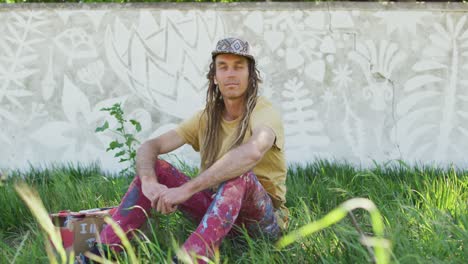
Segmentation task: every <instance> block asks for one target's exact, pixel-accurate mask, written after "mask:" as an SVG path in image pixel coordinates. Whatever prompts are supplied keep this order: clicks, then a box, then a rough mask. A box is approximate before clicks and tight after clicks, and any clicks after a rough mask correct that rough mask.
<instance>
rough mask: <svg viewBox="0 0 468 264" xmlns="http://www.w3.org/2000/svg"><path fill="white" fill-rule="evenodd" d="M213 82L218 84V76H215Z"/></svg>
mask: <svg viewBox="0 0 468 264" xmlns="http://www.w3.org/2000/svg"><path fill="white" fill-rule="evenodd" d="M213 82H214V84H215V85H218V80H216V77H213Z"/></svg>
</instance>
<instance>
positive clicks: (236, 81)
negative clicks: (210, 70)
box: [214, 54, 249, 99]
mask: <svg viewBox="0 0 468 264" xmlns="http://www.w3.org/2000/svg"><path fill="white" fill-rule="evenodd" d="M215 67H216V74H215V80H214V81H215V84H217V85H218V87H219V90H220V92H221V95H222V96H223V98H225V99H238V98H241V97H243V96H245V92H246V90H247V87H248V84H249V61H248V59H247V58H245V57H243V56H239V55H234V54H219V55H218V56H216V59H215Z"/></svg>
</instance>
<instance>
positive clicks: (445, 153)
mask: <svg viewBox="0 0 468 264" xmlns="http://www.w3.org/2000/svg"><path fill="white" fill-rule="evenodd" d="M430 25H431V28H432V29H433V30H432V33H431V34H429V36H428V40H427V42H428V45H427V46H426V47H425V48H424V49H423V50H422V54H421V57H420V58H419V59H418V60H417V61H416V63H414V64H413V65H412V67H411V70H412V71H413V72H414V73H415V75H414V76H411V78H409V79H408V80H407V81H406V82H405V84H404V89H403V91H404V96H403V98H402V99H401V101H400V102H399V103H398V111H397V114H398V115H399V117H400V118H399V121H398V123H397V125H398V126H396V127H395V130H396V135H397V136H396V139H395V140H397V141H400V145H401V146H402V152H403V153H404V155H405V156H406V157H409V158H412V159H427V160H435V161H440V162H447V161H459V162H462V161H463V160H466V155H465V154H464V152H463V150H464V149H466V147H467V144H466V143H467V140H466V139H467V138H468V137H467V136H468V126H467V125H466V123H467V122H466V121H467V118H468V109H467V107H466V105H467V104H466V102H467V101H468V97H467V95H468V94H467V90H468V89H467V88H468V87H467V85H468V79H467V78H466V76H467V73H468V72H467V70H468V63H467V61H466V57H468V49H467V48H468V25H467V23H466V15H463V16H461V17H459V18H454V16H452V15H447V16H445V17H444V18H443V19H442V20H441V21H440V22H436V23H432V24H430Z"/></svg>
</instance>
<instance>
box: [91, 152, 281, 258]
mask: <svg viewBox="0 0 468 264" xmlns="http://www.w3.org/2000/svg"><path fill="white" fill-rule="evenodd" d="M155 172H156V175H157V178H158V182H159V183H161V184H164V185H166V186H167V187H169V188H173V187H178V186H181V185H182V184H184V183H186V182H187V181H189V180H190V178H189V177H188V176H186V175H184V174H183V173H181V172H180V171H178V170H177V169H176V168H175V167H173V166H172V165H171V164H169V163H168V162H166V161H163V160H158V161H157V162H156V164H155ZM135 205H137V206H139V207H140V208H133V209H130V210H129V209H127V208H129V207H132V206H135ZM141 208H142V209H144V210H145V211H146V212H149V211H150V209H151V202H150V200H148V199H147V198H146V197H145V196H144V195H143V193H142V190H141V181H140V178H139V177H138V176H136V177H135V179H134V180H133V182H132V183H131V185H130V187H129V189H128V191H127V193H126V194H125V196H124V197H123V200H122V202H121V204H120V205H119V207H118V209H117V210H116V212H115V213H114V214H113V216H112V218H113V220H114V221H116V222H117V223H119V225H120V226H121V227H122V229H123V230H124V231H125V232H128V231H131V230H134V229H138V228H139V227H140V226H141V225H142V224H143V223H144V222H145V221H146V220H147V219H146V215H145V213H144V212H143V210H141ZM178 209H179V210H181V211H182V212H183V213H184V214H185V215H187V216H188V217H189V218H191V219H194V220H195V221H197V223H199V225H198V227H197V229H196V230H195V231H194V232H193V233H192V234H191V235H190V236H189V238H188V239H187V240H186V241H185V243H184V244H183V249H184V250H185V251H186V252H188V253H196V254H197V255H200V256H206V257H212V256H213V254H214V251H215V250H216V249H217V248H218V247H219V245H220V244H221V241H222V240H223V238H224V237H225V236H226V235H228V234H229V233H230V234H233V233H235V230H233V226H234V225H235V226H239V227H245V229H246V230H247V231H248V232H249V235H251V236H258V235H260V234H263V235H264V236H267V237H269V238H271V239H276V238H278V236H279V235H280V232H281V231H280V228H279V226H278V223H277V220H276V217H275V214H274V208H273V203H272V201H271V199H270V197H269V196H268V194H267V192H266V191H265V189H264V188H263V186H262V185H261V184H260V182H259V181H258V180H257V177H256V176H255V175H254V174H253V173H252V172H247V173H245V174H243V175H241V176H239V177H236V178H234V179H231V180H228V181H226V182H224V183H222V184H221V185H220V186H219V188H218V190H217V191H216V193H214V192H212V191H210V190H205V191H202V192H199V193H196V194H194V195H193V196H192V197H191V198H190V199H188V200H187V201H186V202H184V203H183V204H180V205H178ZM131 233H132V232H128V233H127V234H128V235H129V236H131ZM100 237H101V241H102V243H104V244H107V245H111V244H120V239H119V238H118V237H117V236H116V234H115V233H114V231H113V230H112V228H111V227H110V226H107V227H106V228H104V230H103V231H102V232H101V236H100ZM115 249H116V250H118V248H115Z"/></svg>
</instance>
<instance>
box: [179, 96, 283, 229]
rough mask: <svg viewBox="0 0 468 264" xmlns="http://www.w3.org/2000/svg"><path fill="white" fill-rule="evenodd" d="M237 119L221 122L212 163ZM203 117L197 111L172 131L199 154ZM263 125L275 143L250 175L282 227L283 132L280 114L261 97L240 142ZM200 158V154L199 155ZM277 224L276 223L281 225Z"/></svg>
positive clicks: (229, 140) (228, 142) (229, 138)
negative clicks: (265, 194)
mask: <svg viewBox="0 0 468 264" xmlns="http://www.w3.org/2000/svg"><path fill="white" fill-rule="evenodd" d="M240 118H241V117H239V118H238V119H236V120H232V121H226V120H224V119H223V120H222V121H221V131H220V133H221V134H220V136H221V147H220V151H219V153H218V156H217V157H216V160H218V159H220V158H221V157H222V156H223V155H225V154H226V153H227V152H228V151H229V148H230V147H231V144H232V142H233V141H234V137H235V135H236V131H237V125H238V124H239V122H240ZM206 123H207V119H206V115H205V113H204V112H203V111H199V112H198V113H196V114H195V115H194V116H192V117H191V118H189V119H187V120H185V121H183V122H182V123H181V124H180V125H179V126H178V127H177V128H176V132H177V134H178V135H179V136H181V137H182V138H183V139H184V140H185V141H186V142H187V143H188V144H189V145H191V146H192V147H193V149H194V150H195V151H197V152H200V153H203V151H204V150H203V149H200V148H202V146H203V140H204V129H205V128H206ZM259 126H266V127H269V128H270V129H271V130H272V131H273V132H274V133H275V136H276V137H275V142H274V145H273V147H271V148H270V149H269V150H268V151H267V152H266V153H265V155H264V156H263V158H262V160H261V161H260V162H259V163H257V165H256V166H255V167H254V168H253V173H254V174H255V175H256V176H257V178H258V180H259V181H260V183H261V184H262V186H263V188H265V190H266V191H267V192H268V194H269V196H270V197H271V200H272V202H273V206H274V207H275V208H276V209H279V210H278V211H279V213H280V216H279V218H280V219H279V220H280V221H281V220H282V221H283V223H284V224H285V223H286V222H287V218H288V210H287V208H286V207H285V202H286V172H287V169H286V168H287V167H286V161H285V157H284V129H283V122H282V119H281V115H280V113H279V112H278V111H277V110H276V109H274V108H273V106H272V104H271V103H270V102H269V101H268V100H267V99H265V98H264V97H261V96H260V97H259V98H258V99H257V104H256V106H255V108H254V110H253V112H252V115H251V117H250V123H249V127H248V129H247V132H246V135H245V137H244V141H243V142H244V143H245V142H247V141H248V140H249V139H250V137H251V136H252V131H253V129H255V128H256V127H259ZM202 156H203V155H202ZM204 164H205V161H204V160H202V161H201V170H202V171H203V170H205V169H206V168H205V166H204ZM283 223H280V224H283Z"/></svg>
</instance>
